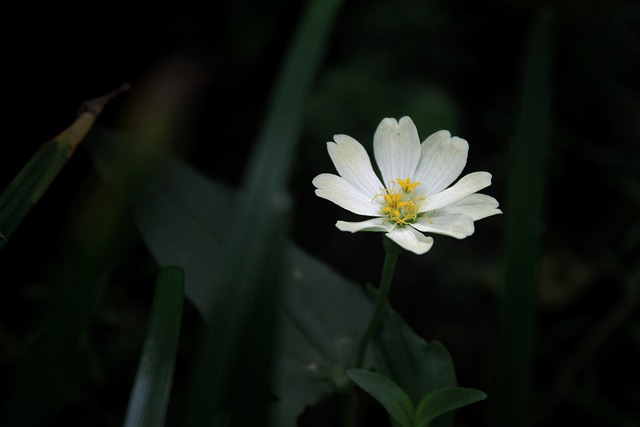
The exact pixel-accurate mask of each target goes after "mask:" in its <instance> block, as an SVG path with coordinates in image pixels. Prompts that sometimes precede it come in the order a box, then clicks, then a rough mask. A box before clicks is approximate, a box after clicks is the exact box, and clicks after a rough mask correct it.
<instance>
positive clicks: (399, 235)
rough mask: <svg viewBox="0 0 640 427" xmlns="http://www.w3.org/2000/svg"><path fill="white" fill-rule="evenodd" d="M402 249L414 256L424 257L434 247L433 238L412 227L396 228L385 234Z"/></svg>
mask: <svg viewBox="0 0 640 427" xmlns="http://www.w3.org/2000/svg"><path fill="white" fill-rule="evenodd" d="M385 236H387V237H388V238H390V239H391V240H393V241H394V242H396V243H397V244H398V245H399V246H400V247H402V248H403V249H406V250H408V251H410V252H413V253H414V254H418V255H422V254H424V253H426V252H427V251H429V249H431V246H433V238H432V237H429V236H425V235H424V234H422V233H420V232H419V231H417V230H416V229H414V228H412V227H396V228H394V229H393V230H391V231H390V232H389V233H387V234H385Z"/></svg>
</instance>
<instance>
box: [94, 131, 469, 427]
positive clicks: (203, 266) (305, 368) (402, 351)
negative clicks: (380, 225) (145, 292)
mask: <svg viewBox="0 0 640 427" xmlns="http://www.w3.org/2000/svg"><path fill="white" fill-rule="evenodd" d="M131 143H132V142H130V141H123V140H122V137H121V135H117V134H112V133H109V132H105V131H99V130H94V132H93V133H92V135H90V139H89V141H88V144H87V147H88V148H89V149H90V152H91V154H92V157H93V159H94V162H95V164H96V167H97V169H98V171H99V173H100V174H101V175H102V176H103V177H104V178H105V179H106V181H107V182H109V183H111V184H114V185H115V186H116V187H117V185H118V182H119V176H120V175H121V174H122V173H123V171H121V170H119V169H121V168H123V167H126V166H122V163H121V162H119V161H118V158H119V157H120V156H119V155H118V152H119V151H120V150H126V149H127V148H126V147H128V146H130V144H131ZM124 173H126V172H124ZM233 197H234V192H233V190H232V189H230V188H228V187H226V186H224V185H221V184H219V183H216V182H214V181H212V180H210V179H208V178H207V177H205V176H203V175H202V174H200V173H198V172H197V171H195V170H194V169H192V168H190V167H189V166H188V165H186V164H184V163H183V162H180V161H178V160H175V159H170V160H168V161H167V162H166V163H165V164H164V165H163V166H162V167H161V170H160V173H159V174H158V175H157V176H156V177H154V179H149V180H145V182H144V184H143V188H141V189H140V192H139V196H138V197H137V200H136V201H135V204H134V217H135V221H136V224H137V226H138V229H139V230H140V233H141V235H142V238H143V240H144V241H145V243H146V245H147V246H148V248H149V250H150V252H151V253H152V254H153V256H154V257H155V258H156V260H157V261H158V263H159V264H160V265H180V266H181V267H182V268H183V269H184V271H185V293H186V296H187V298H189V299H190V300H191V302H192V303H193V304H194V305H195V306H196V307H197V308H198V310H199V311H200V312H201V313H202V314H203V317H205V318H206V317H207V316H208V315H209V314H210V310H211V307H212V301H213V300H214V298H216V295H218V290H217V289H216V286H217V283H218V281H216V278H217V277H219V275H220V273H221V271H222V269H223V268H225V266H224V265H219V264H220V263H216V262H215V261H216V260H217V259H219V258H220V256H219V255H220V254H221V253H222V251H223V250H224V248H223V246H222V241H223V240H224V239H223V237H224V233H225V232H227V231H228V230H226V224H225V223H224V222H223V221H220V220H219V208H220V205H219V201H220V200H232V199H233ZM381 250H382V248H381ZM285 253H286V255H284V256H286V257H287V263H286V265H287V269H288V271H286V272H285V274H284V279H285V281H286V282H287V283H286V284H285V286H284V289H285V292H284V294H283V295H281V302H280V307H279V317H280V320H279V325H280V329H279V334H280V336H281V340H280V342H279V344H278V346H277V347H276V350H275V351H276V354H275V357H274V360H275V363H276V366H275V374H274V375H273V376H272V378H271V387H272V388H273V390H272V391H273V394H274V395H276V396H277V397H278V402H276V403H275V404H274V405H273V408H272V409H273V411H272V413H273V414H274V420H273V423H272V425H275V426H279V427H280V426H282V427H293V426H295V425H296V420H297V418H298V417H299V415H300V414H301V413H302V412H303V411H304V410H305V408H307V407H310V406H313V405H316V404H318V403H319V402H320V401H322V400H323V399H324V398H326V397H328V396H329V395H330V394H332V393H336V392H339V391H340V390H341V389H343V388H344V387H346V386H347V385H348V384H349V382H350V380H349V375H348V373H347V370H348V369H349V368H350V367H351V366H352V363H353V356H354V354H355V350H356V347H357V345H358V342H359V339H360V337H361V336H362V334H363V332H364V330H365V328H366V326H367V322H368V320H369V318H370V316H371V313H372V311H373V310H372V308H373V307H372V304H371V301H370V300H369V299H368V298H367V297H366V296H365V294H364V293H363V292H362V291H361V290H360V289H359V288H358V286H356V285H355V284H354V283H351V282H349V281H348V280H346V279H345V278H343V277H342V276H340V275H339V274H337V273H336V272H334V271H333V270H331V269H329V268H328V267H327V266H326V265H324V264H323V263H322V262H320V261H318V260H317V259H314V258H313V257H311V256H309V255H307V254H305V253H304V252H303V251H301V250H300V249H299V248H297V247H295V246H294V245H293V244H291V243H290V244H289V245H288V248H287V250H286V251H285ZM328 301H330V302H331V303H330V304H328V303H327V302H328ZM373 347H374V350H375V351H374V353H375V355H374V356H375V366H376V369H377V370H378V372H380V373H381V374H384V375H386V376H387V377H388V378H392V379H393V381H394V382H395V383H396V384H398V387H400V388H401V389H402V390H404V392H403V393H406V395H408V396H409V397H410V399H411V400H412V401H414V402H419V401H420V399H422V398H423V396H425V395H427V394H429V393H432V392H434V391H436V390H439V389H442V388H450V387H455V386H456V378H455V373H454V368H453V362H452V360H451V357H450V356H449V353H448V352H447V350H446V349H445V348H444V346H442V345H441V344H440V343H437V342H430V343H427V342H425V341H424V340H422V339H421V338H420V337H418V336H417V335H416V334H415V333H413V331H411V329H410V328H409V327H408V326H407V325H406V324H405V323H404V322H403V321H402V319H400V317H399V316H398V315H397V314H395V313H393V312H392V311H391V310H389V313H388V316H387V319H386V321H385V322H384V324H383V327H382V328H381V330H380V333H379V334H378V337H377V338H376V340H375V343H374V346H373ZM366 366H368V367H370V366H372V358H371V357H369V358H368V359H367V363H366ZM356 375H358V374H356ZM354 381H355V380H354ZM478 393H480V392H478ZM374 397H375V395H374ZM392 397H393V396H391V398H392ZM445 397H446V396H445ZM476 400H480V398H478V399H476ZM476 400H474V401H476ZM457 402H459V401H457ZM467 403H471V402H467ZM460 406H462V405H460V404H459V403H451V399H449V400H447V399H444V402H442V404H441V405H440V406H439V408H440V409H437V408H436V410H434V412H433V414H436V412H437V413H438V415H439V414H442V413H444V412H446V411H444V410H443V408H448V409H447V410H448V411H450V410H451V409H455V408H457V407H460ZM425 409H433V404H431V406H428V407H426V408H425ZM430 414H431V413H430ZM435 416H437V415H432V416H431V418H434V417H435ZM391 417H392V418H394V419H396V418H397V416H396V414H395V413H393V412H391ZM223 424H224V423H223ZM223 424H222V425H223ZM216 425H218V424H216ZM401 425H403V426H404V424H401ZM452 425H453V418H452V417H451V416H447V415H445V416H440V417H438V418H437V419H436V420H435V421H434V422H433V423H432V424H431V427H450V426H452Z"/></svg>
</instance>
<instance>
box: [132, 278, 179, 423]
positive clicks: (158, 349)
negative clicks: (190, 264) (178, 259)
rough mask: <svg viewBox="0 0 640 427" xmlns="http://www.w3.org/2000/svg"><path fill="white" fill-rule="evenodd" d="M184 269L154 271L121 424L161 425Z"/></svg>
mask: <svg viewBox="0 0 640 427" xmlns="http://www.w3.org/2000/svg"><path fill="white" fill-rule="evenodd" d="M183 300H184V272H183V270H182V269H181V268H180V267H176V266H169V267H164V268H162V269H161V270H160V272H159V273H158V279H157V282H156V292H155V295H154V298H153V305H152V307H151V314H150V316H149V326H148V327H147V336H146V338H145V342H144V347H143V349H142V354H141V355H140V362H139V364H138V371H137V373H136V378H135V381H134V383H133V389H132V391H131V396H130V398H129V406H128V407H127V415H126V417H125V422H124V426H125V427H145V426H148V427H155V426H161V425H164V421H165V416H166V413H167V407H168V404H169V394H170V392H171V385H172V383H173V369H174V364H175V356H176V350H177V347H178V341H179V340H178V338H179V336H180V323H181V320H182V303H183Z"/></svg>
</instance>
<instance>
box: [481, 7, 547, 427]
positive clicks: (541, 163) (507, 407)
mask: <svg viewBox="0 0 640 427" xmlns="http://www.w3.org/2000/svg"><path fill="white" fill-rule="evenodd" d="M552 24H553V16H552V13H551V12H550V10H547V9H544V10H543V11H542V12H541V13H540V14H538V15H537V16H536V17H535V18H534V20H533V22H532V24H531V25H532V27H531V34H530V35H529V40H528V46H527V50H526V57H525V63H524V70H523V71H524V74H523V83H522V93H521V104H520V112H519V117H518V120H519V121H518V125H517V128H516V132H515V135H514V138H513V140H512V142H511V147H510V149H511V153H510V155H511V162H510V164H511V167H512V169H511V171H510V176H509V187H508V200H507V203H506V209H505V214H506V247H505V253H506V271H505V286H504V296H503V299H502V301H501V307H500V321H499V326H498V329H499V330H498V338H497V348H496V356H495V361H494V364H495V366H499V367H500V369H496V370H495V378H494V384H493V387H492V390H493V394H492V397H493V398H492V404H493V408H492V425H493V426H495V427H510V426H516V425H517V426H523V427H526V426H528V425H531V424H532V415H531V407H532V404H531V390H532V382H533V358H534V356H533V351H534V340H535V330H536V327H535V306H536V300H537V291H536V284H537V283H538V279H539V271H540V237H541V233H542V228H543V220H542V215H543V206H544V186H545V173H546V169H547V155H548V145H549V132H550V123H549V116H550V114H549V108H550V98H551V73H552V67H551V63H552V55H551V52H552V42H553V40H552V38H553V37H552V36H553V25H552Z"/></svg>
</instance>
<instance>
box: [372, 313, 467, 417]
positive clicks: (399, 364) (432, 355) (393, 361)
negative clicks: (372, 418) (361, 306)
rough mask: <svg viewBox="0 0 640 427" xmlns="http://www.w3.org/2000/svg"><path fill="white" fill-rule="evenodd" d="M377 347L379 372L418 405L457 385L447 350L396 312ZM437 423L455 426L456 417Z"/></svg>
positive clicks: (387, 319) (389, 317)
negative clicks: (439, 391) (421, 401)
mask: <svg viewBox="0 0 640 427" xmlns="http://www.w3.org/2000/svg"><path fill="white" fill-rule="evenodd" d="M374 347H375V353H374V354H375V361H376V366H377V368H378V370H379V372H381V373H383V374H385V375H387V376H388V377H389V378H391V379H392V380H393V381H394V382H396V383H397V384H398V385H399V386H400V387H401V388H402V390H404V391H405V392H406V393H407V395H408V396H409V397H410V398H411V401H412V402H413V404H414V405H417V404H418V403H419V402H420V400H421V399H422V398H423V397H424V396H425V395H428V394H429V393H431V392H433V391H435V390H438V389H441V388H443V387H453V386H456V385H457V383H456V375H455V370H454V366H453V360H452V359H451V356H450V355H449V352H448V351H447V349H446V348H445V347H444V346H443V345H442V344H441V343H440V342H438V341H430V342H426V341H425V340H424V339H422V338H421V337H420V336H418V335H416V334H415V333H414V332H413V331H412V330H411V328H410V327H409V326H408V325H407V324H406V323H405V322H404V320H402V318H401V317H400V316H399V315H398V314H397V313H395V312H394V311H393V310H389V311H388V313H387V316H386V319H385V321H384V322H383V325H382V328H381V330H380V333H379V334H378V336H377V337H376V339H375V341H374ZM436 422H437V425H438V427H444V426H452V425H453V417H452V416H450V415H446V416H444V417H442V418H440V419H438V420H437V421H436Z"/></svg>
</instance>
